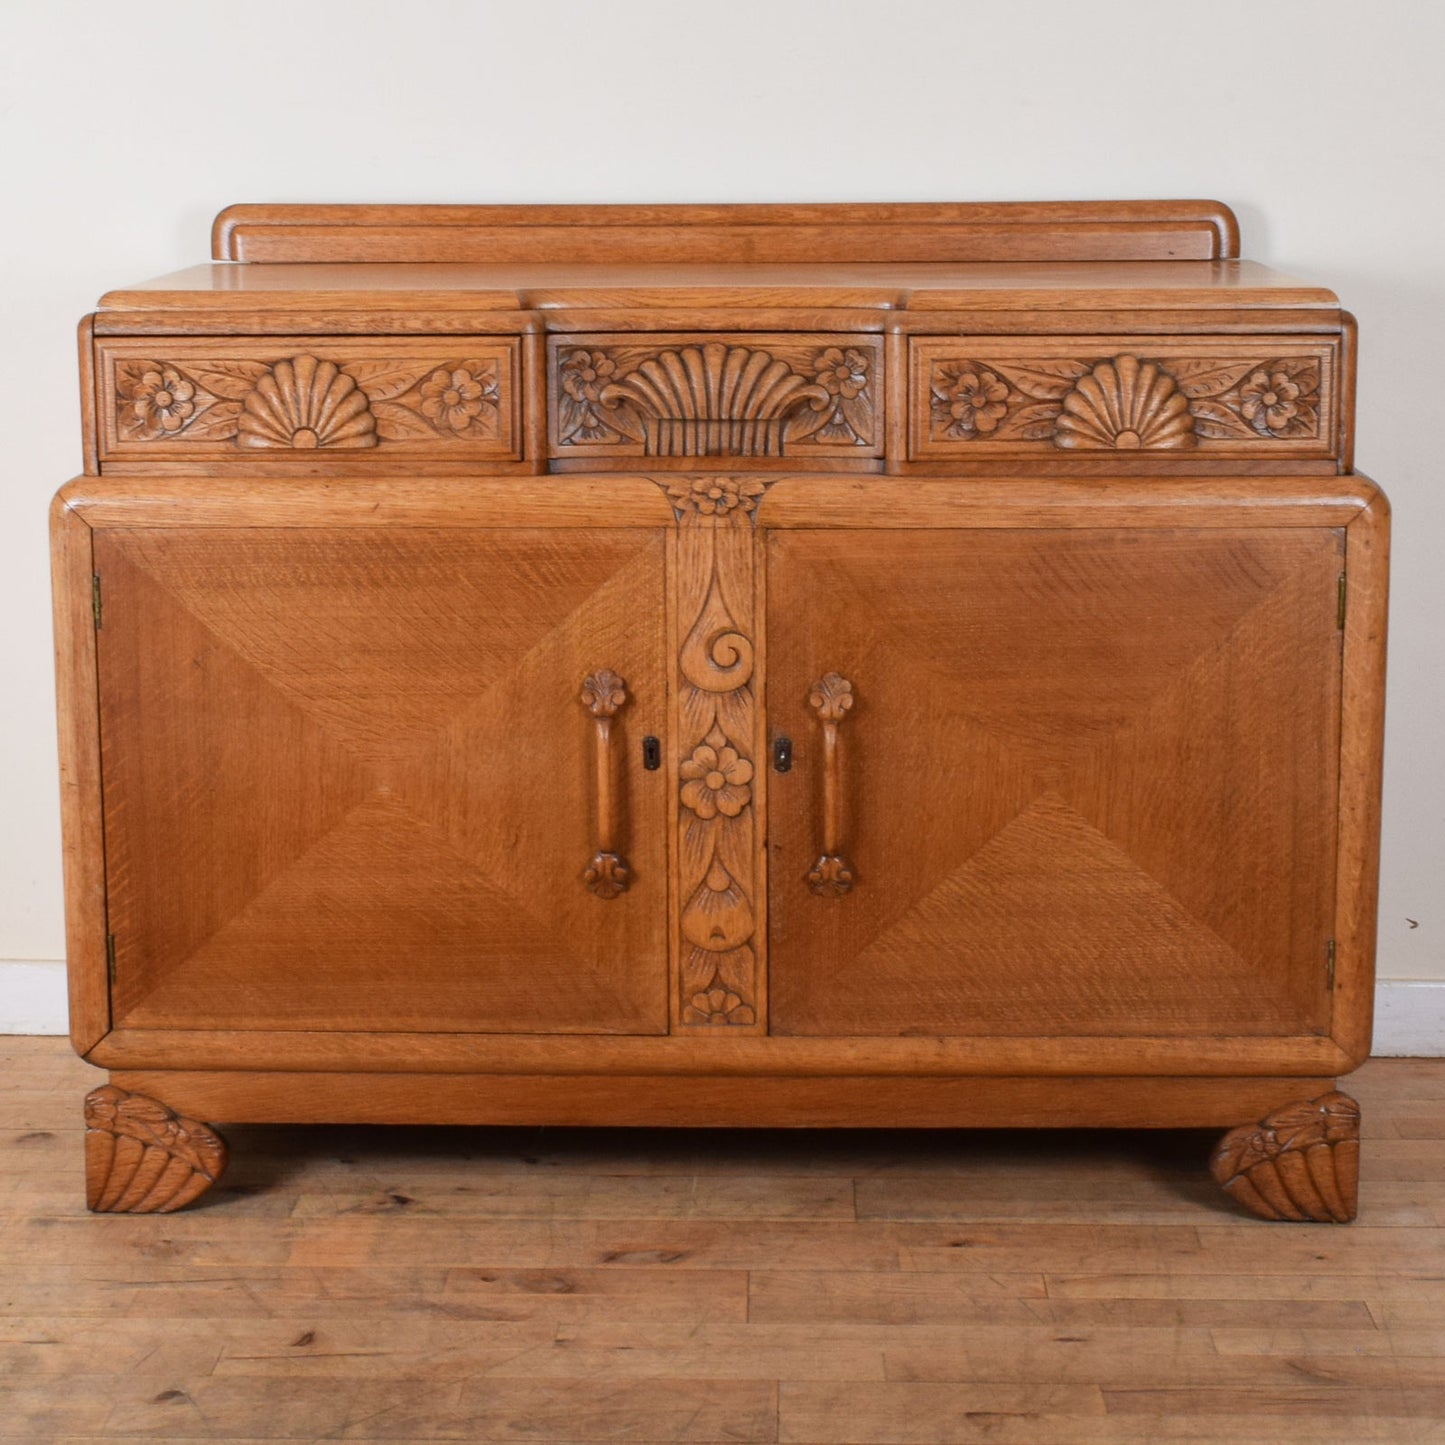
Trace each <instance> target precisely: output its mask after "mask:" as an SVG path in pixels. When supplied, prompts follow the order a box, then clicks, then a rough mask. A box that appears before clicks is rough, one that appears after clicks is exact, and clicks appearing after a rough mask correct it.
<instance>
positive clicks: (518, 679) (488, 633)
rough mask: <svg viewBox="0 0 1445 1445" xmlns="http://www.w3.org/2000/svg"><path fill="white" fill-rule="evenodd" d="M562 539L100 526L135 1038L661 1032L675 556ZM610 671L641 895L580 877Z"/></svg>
mask: <svg viewBox="0 0 1445 1445" xmlns="http://www.w3.org/2000/svg"><path fill="white" fill-rule="evenodd" d="M562 535H563V534H561V533H558V532H556V531H549V530H533V529H510V530H506V529H497V530H484V531H480V532H476V533H465V532H455V531H448V532H444V533H443V532H434V531H429V530H426V529H422V530H410V529H408V530H403V531H398V532H392V533H387V532H382V531H380V530H375V529H369V530H364V531H350V530H347V529H334V530H328V529H309V530H305V531H300V530H295V529H259V528H258V529H204V530H196V531H193V532H187V531H185V530H177V529H167V530H155V531H152V530H148V529H127V530H105V531H102V532H100V533H99V534H97V542H96V549H97V558H96V569H97V572H98V574H99V575H100V577H101V585H102V589H103V595H104V597H105V599H106V604H107V606H108V607H109V609H110V615H109V617H108V619H107V623H108V625H107V626H106V627H105V628H104V629H103V630H102V636H101V642H100V657H99V676H100V697H101V729H102V738H103V747H102V752H103V755H104V759H105V768H104V773H105V784H104V789H105V792H104V797H105V812H106V817H107V819H108V826H109V831H108V834H107V838H108V849H107V870H108V899H109V908H110V914H109V931H110V932H111V933H112V934H113V935H114V937H115V957H116V971H115V982H114V986H113V1002H114V1010H115V1016H116V1020H117V1021H118V1022H129V1023H132V1024H136V1025H143V1026H145V1025H148V1026H159V1027H166V1028H174V1027H177V1026H184V1025H186V1024H190V1025H192V1026H200V1027H210V1026H216V1025H220V1024H223V1023H225V1024H228V1025H237V1024H240V1025H241V1026H243V1027H247V1028H253V1029H266V1028H277V1027H293V1026H296V1025H300V1026H302V1027H309V1028H334V1027H336V1026H338V1025H340V1026H343V1027H355V1028H361V1029H367V1028H377V1027H382V1028H387V1027H395V1026H396V1025H397V1024H398V1023H402V1022H405V1023H406V1024H407V1026H408V1027H417V1026H419V1027H420V1028H421V1029H422V1030H424V1031H425V1030H429V1029H434V1030H438V1031H442V1032H451V1031H455V1030H456V1029H457V1028H458V1027H462V1028H465V1027H472V1028H476V1029H479V1030H482V1031H489V1030H490V1031H495V1030H498V1029H501V1030H507V1029H519V1028H520V1029H521V1030H522V1031H524V1032H531V1031H535V1030H538V1029H553V1028H557V1027H559V1026H560V1027H561V1028H562V1029H563V1030H564V1031H566V1030H569V1029H570V1030H580V1031H582V1032H586V1033H598V1032H601V1033H608V1032H617V1031H621V1032H632V1031H641V1032H660V1031H664V1030H665V1015H664V1013H663V1004H662V1000H663V997H664V994H663V990H664V986H665V969H666V958H667V948H666V943H665V918H664V916H663V912H662V900H663V899H664V898H665V897H666V838H665V831H664V827H663V822H662V818H663V796H662V788H661V786H660V779H658V778H657V777H656V775H654V774H650V773H646V772H644V771H643V769H642V766H641V756H640V751H639V739H640V737H641V734H642V732H644V731H652V732H659V731H661V730H662V727H663V719H664V716H665V712H664V709H665V699H666V683H665V680H664V676H665V673H664V668H663V661H662V628H661V619H660V617H659V616H658V612H659V602H660V598H659V594H660V590H661V555H662V541H661V537H660V536H659V535H658V533H657V532H655V531H651V530H638V531H636V532H629V531H623V530H596V531H590V532H588V531H581V530H579V531H577V532H576V533H573V534H569V535H570V540H571V541H572V542H575V543H580V551H579V552H577V553H576V554H573V553H572V552H571V551H570V550H569V551H567V553H566V554H565V555H563V554H561V553H559V551H558V546H557V543H558V538H559V537H560V536H562ZM299 617H305V618H306V619H307V626H306V628H305V629H304V630H298V629H297V628H296V626H295V620H296V619H297V618H299ZM649 619H650V621H649ZM483 622H485V624H486V625H480V624H481V623H483ZM599 657H605V658H608V659H609V660H611V661H614V662H615V663H616V664H617V666H618V668H619V669H620V670H625V673H626V676H627V678H628V682H629V687H630V689H631V690H632V692H633V694H634V697H635V699H636V701H635V703H634V705H633V706H632V707H630V708H628V709H627V710H626V712H625V713H623V714H622V715H620V716H619V717H618V718H616V719H615V720H614V722H613V728H614V729H615V733H616V736H617V741H618V756H619V764H618V773H619V779H620V778H621V777H623V776H625V778H626V784H625V789H623V791H622V792H620V794H619V798H618V803H619V808H621V807H625V808H626V809H627V821H626V825H625V833H626V836H627V838H628V854H629V858H630V860H631V863H632V868H633V873H634V877H635V883H634V886H633V887H632V888H631V889H630V890H629V892H628V893H627V895H626V896H625V897H623V898H618V899H616V900H614V901H611V902H607V903H606V904H605V905H604V904H603V903H602V901H601V900H600V899H599V898H596V897H594V896H593V895H592V894H590V893H588V892H587V891H586V890H585V889H584V888H582V887H581V886H580V875H581V873H582V870H583V868H584V866H585V864H586V860H587V859H589V858H591V856H592V854H593V851H594V849H595V846H596V839H597V836H598V833H599V829H600V827H601V824H600V822H599V820H598V818H597V816H596V809H597V806H598V799H597V796H596V787H595V783H594V781H593V778H592V774H593V772H594V760H593V757H592V747H593V742H592V737H591V734H592V724H591V720H590V718H588V717H587V716H586V714H585V713H584V712H583V710H582V709H580V708H579V707H578V706H577V702H576V696H577V694H576V689H577V687H578V685H579V681H580V679H581V678H582V677H583V676H584V675H586V674H587V672H588V671H589V670H590V669H591V668H592V667H595V665H596V659H597V658H599ZM518 735H524V736H525V737H526V738H527V742H528V746H527V748H526V750H525V753H524V755H521V756H516V757H515V758H514V761H513V762H512V763H511V764H510V765H509V766H508V767H507V768H506V769H502V768H499V767H497V766H495V765H494V764H491V763H490V762H489V760H491V759H494V758H496V757H498V756H500V755H502V754H503V753H504V752H506V750H507V740H508V739H510V738H512V737H515V736H518ZM198 797H206V798H207V799H208V804H209V805H208V807H207V808H206V809H199V808H197V807H196V806H195V804H194V800H195V799H196V798H198ZM618 826H619V831H622V829H621V825H620V823H619V825H618ZM562 840H567V842H568V846H565V847H559V846H558V844H559V842H561V841H562Z"/></svg>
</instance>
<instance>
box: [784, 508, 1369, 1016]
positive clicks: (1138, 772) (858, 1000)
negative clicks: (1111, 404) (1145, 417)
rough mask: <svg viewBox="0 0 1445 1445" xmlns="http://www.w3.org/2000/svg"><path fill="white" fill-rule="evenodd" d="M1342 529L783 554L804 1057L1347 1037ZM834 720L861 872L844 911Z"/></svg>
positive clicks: (788, 959) (937, 539)
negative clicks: (852, 1048) (826, 854)
mask: <svg viewBox="0 0 1445 1445" xmlns="http://www.w3.org/2000/svg"><path fill="white" fill-rule="evenodd" d="M1342 546H1343V542H1342V536H1341V534H1340V533H1338V532H1336V531H1330V530H1326V529H1259V530H1226V529H1221V530H1208V531H1203V530H1200V531H1154V530H1146V529H1127V530H1087V529H1082V530H1069V531H1042V530H1040V531H1035V530H1029V531H1023V530H1020V531H1006V530H1004V531H985V530H979V531H966V530H940V531H932V532H922V531H907V532H902V531H899V532H888V531H875V532H860V531H850V532H843V531H797V532H779V533H775V534H773V535H772V536H771V537H770V538H769V539H768V579H767V587H768V636H769V653H768V678H769V681H768V716H769V725H770V727H771V729H772V731H773V733H774V734H775V735H777V734H785V735H787V736H789V737H791V738H792V739H794V743H795V765H794V767H793V769H792V770H791V772H789V773H787V774H783V775H779V776H775V777H774V778H773V779H772V780H771V783H770V804H769V812H770V816H769V859H770V865H769V868H770V871H769V900H770V917H771V933H770V960H771V962H770V988H771V1026H772V1030H773V1032H775V1033H779V1034H814V1035H847V1034H925V1035H926V1034H964V1035H967V1034H982V1035H1016V1036H1027V1035H1114V1034H1118V1035H1123V1036H1129V1035H1134V1036H1141V1035H1161V1034H1162V1035H1171V1034H1173V1035H1180V1034H1183V1035H1188V1034H1198V1033H1201V1032H1218V1033H1221V1034H1265V1035H1291V1034H1292V1035H1299V1034H1316V1033H1321V1032H1324V1031H1326V1030H1327V1029H1328V1025H1329V1013H1328V996H1327V993H1326V989H1325V957H1326V954H1325V950H1326V944H1327V939H1328V936H1329V932H1330V920H1331V912H1332V906H1333V897H1334V878H1333V868H1334V817H1335V807H1336V797H1337V786H1336V768H1337V751H1338V726H1339V647H1340V643H1339V638H1340V634H1339V631H1338V628H1337V620H1336V607H1335V598H1336V588H1337V581H1338V576H1339V572H1340V568H1341V558H1342ZM828 672H838V673H840V674H842V675H843V676H844V677H845V678H847V679H848V680H849V681H850V682H851V683H852V685H853V690H854V705H853V707H852V708H851V709H850V710H849V711H848V712H847V713H846V714H845V715H844V717H843V720H842V721H841V722H840V723H839V725H838V739H839V749H840V758H839V779H840V784H841V803H840V808H841V817H840V828H841V835H842V836H841V848H840V851H841V852H842V854H843V856H844V857H845V859H846V861H847V863H848V864H849V865H850V866H851V870H852V873H853V875H854V882H853V885H852V888H851V890H850V891H849V892H847V893H845V894H843V895H842V896H833V897H820V896H817V895H816V894H815V893H814V892H813V891H812V890H811V889H810V887H809V886H808V883H807V882H806V881H805V879H806V875H807V874H808V872H809V870H810V867H811V865H812V864H813V862H814V861H815V860H816V859H817V857H818V855H819V852H820V850H821V840H822V836H823V832H822V830H823V820H822V793H823V786H824V785H823V781H822V759H821V756H820V753H821V727H820V722H819V719H818V718H817V717H816V716H815V715H814V714H813V712H812V711H811V710H810V709H809V707H808V697H809V690H810V687H811V686H812V684H813V683H814V682H816V681H817V680H818V679H819V678H820V677H822V676H823V675H824V674H825V673H828Z"/></svg>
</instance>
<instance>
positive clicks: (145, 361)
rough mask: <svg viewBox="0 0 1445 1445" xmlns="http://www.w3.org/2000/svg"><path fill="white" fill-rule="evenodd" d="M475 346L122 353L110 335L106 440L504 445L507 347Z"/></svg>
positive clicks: (239, 445)
mask: <svg viewBox="0 0 1445 1445" xmlns="http://www.w3.org/2000/svg"><path fill="white" fill-rule="evenodd" d="M203 346H204V347H205V349H204V350H203V349H202V347H203ZM472 346H473V347H475V349H472V350H468V351H460V350H459V351H458V352H457V353H454V354H451V355H447V354H444V353H442V352H441V351H440V349H439V348H438V347H437V346H436V345H435V343H430V344H424V347H423V348H418V349H419V350H420V349H427V350H430V351H431V352H432V354H431V355H430V356H427V355H416V354H413V355H411V356H405V355H403V356H402V357H396V356H394V355H392V356H387V355H384V354H379V352H380V346H379V344H378V343H376V342H371V343H370V344H366V343H361V344H357V343H352V344H351V345H350V346H349V347H348V346H345V344H344V343H343V344H342V345H340V346H336V347H335V348H333V347H331V346H329V345H328V346H325V347H324V348H323V346H321V345H316V344H314V343H313V344H312V345H310V346H307V347H305V348H304V349H303V348H297V349H295V350H292V351H290V352H287V353H285V354H282V355H272V356H267V357H258V356H256V355H255V354H254V350H253V351H252V354H251V355H242V354H237V352H238V351H239V348H237V347H235V346H230V347H227V346H225V345H224V344H218V343H215V342H212V343H209V344H207V343H198V342H194V341H192V342H179V343H173V344H172V348H171V350H172V354H169V355H167V354H164V353H161V354H157V353H156V352H151V353H149V354H147V355H135V354H126V350H124V349H123V348H125V343H118V344H115V345H114V349H108V350H107V352H106V353H105V360H106V362H107V364H108V367H109V376H110V382H109V384H110V389H111V394H112V397H113V408H112V419H111V423H110V426H109V437H108V446H109V448H110V449H111V450H112V451H115V452H118V453H119V454H121V455H124V454H126V453H132V454H134V453H138V452H141V451H143V450H144V451H150V450H152V449H156V450H160V449H164V450H166V451H168V452H171V453H173V454H176V455H184V454H187V453H190V452H192V451H193V450H195V449H197V448H201V447H208V448H210V449H212V450H213V451H216V450H219V451H221V452H225V451H227V450H237V451H249V452H257V453H263V454H264V453H270V454H273V455H275V454H279V453H285V452H327V451H336V452H341V451H362V450H369V449H373V448H376V447H383V448H385V447H388V446H398V445H403V446H408V447H410V448H413V449H420V448H435V447H437V446H438V445H440V446H442V447H447V446H448V445H451V444H461V445H469V446H471V447H473V448H476V449H478V450H482V451H486V452H488V453H491V454H508V453H510V451H511V447H512V430H513V427H512V417H511V409H512V403H513V387H512V350H513V345H512V343H511V342H508V341H504V342H501V343H498V342H495V341H491V342H483V343H481V345H480V346H478V345H477V344H476V343H472ZM348 352H349V353H350V354H348ZM228 353H229V354H228Z"/></svg>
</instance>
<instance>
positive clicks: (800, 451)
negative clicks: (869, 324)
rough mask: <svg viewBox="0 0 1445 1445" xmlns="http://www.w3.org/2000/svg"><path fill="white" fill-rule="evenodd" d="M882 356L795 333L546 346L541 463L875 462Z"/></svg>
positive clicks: (867, 341)
mask: <svg viewBox="0 0 1445 1445" xmlns="http://www.w3.org/2000/svg"><path fill="white" fill-rule="evenodd" d="M882 396H883V346H882V342H881V340H880V339H879V338H878V337H876V336H864V335H851V334H847V335H839V334H827V333H824V334H798V333H758V332H753V333H739V334H735V335H711V334H704V335H688V334H680V333H675V334H660V333H653V334H648V335H638V334H637V333H624V334H618V335H612V334H597V335H568V336H554V337H551V338H549V340H548V343H547V414H548V444H549V449H550V452H551V454H552V456H553V457H556V458H559V459H562V458H568V457H578V458H582V457H592V458H604V457H617V458H630V457H728V458H730V459H747V458H759V459H768V458H776V457H784V456H791V457H827V458H837V459H840V460H847V459H871V458H875V457H880V456H882V455H883V415H882V402H881V398H882Z"/></svg>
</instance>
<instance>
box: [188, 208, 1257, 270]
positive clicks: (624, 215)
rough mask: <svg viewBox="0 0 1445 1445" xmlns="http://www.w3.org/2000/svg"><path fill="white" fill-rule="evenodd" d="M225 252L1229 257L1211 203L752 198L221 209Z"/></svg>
mask: <svg viewBox="0 0 1445 1445" xmlns="http://www.w3.org/2000/svg"><path fill="white" fill-rule="evenodd" d="M212 243H213V250H212V254H213V255H214V256H215V257H216V259H217V260H227V261H270V262H277V261H296V260H304V261H317V260H336V261H376V260H387V261H391V260H399V259H406V260H422V261H431V262H436V261H458V260H470V259H487V260H497V261H509V260H525V261H561V262H568V263H576V262H578V261H582V260H585V259H588V258H589V257H591V256H595V255H597V254H599V253H602V254H606V255H608V256H609V257H612V258H615V259H618V260H626V261H638V260H644V259H650V258H656V257H659V256H662V257H667V258H669V259H670V258H672V257H674V256H676V255H677V254H678V252H679V249H681V250H682V252H683V254H684V255H685V256H686V257H687V258H688V259H689V260H691V261H694V262H705V261H737V260H745V261H749V262H770V261H772V262H776V261H785V260H793V261H807V262H810V263H816V262H827V261H836V260H849V261H866V260H908V261H944V260H958V259H969V260H991V259H992V260H1010V261H1013V260H1029V259H1034V258H1037V257H1046V258H1048V259H1059V258H1073V259H1080V260H1094V259H1109V260H1121V259H1128V258H1135V257H1137V258H1144V259H1149V260H1154V259H1159V258H1167V257H1171V256H1197V257H1219V256H1236V255H1238V254H1239V227H1238V223H1237V222H1236V221H1235V219H1234V215H1233V213H1232V212H1231V211H1230V210H1229V208H1228V207H1227V206H1224V205H1221V204H1220V203H1219V202H1218V201H1092V202H1022V203H1020V202H1014V203H1005V204H980V203H976V202H975V203H972V204H967V203H965V204H952V205H948V204H943V205H939V204H917V203H914V204H904V205H897V204H895V205H766V206H759V205H751V206H747V205H745V206H737V205H731V206H699V205H692V206H656V205H654V206H636V205H634V206H408V207H399V206H295V205H291V206H284V205H282V206H277V205H265V206H260V205H247V206H229V207H227V208H226V210H224V211H222V212H221V214H220V215H219V216H217V217H216V220H215V224H214V226H213V228H212Z"/></svg>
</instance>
